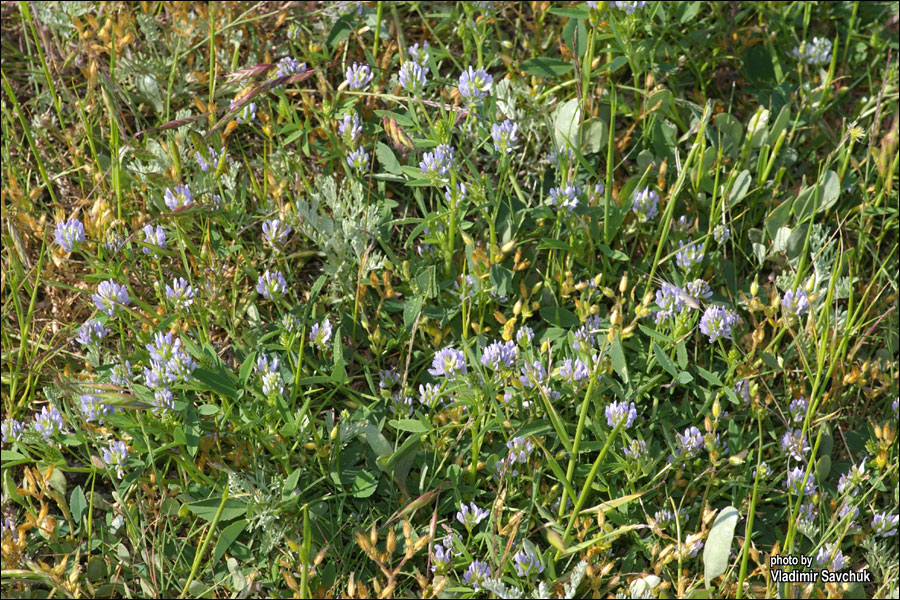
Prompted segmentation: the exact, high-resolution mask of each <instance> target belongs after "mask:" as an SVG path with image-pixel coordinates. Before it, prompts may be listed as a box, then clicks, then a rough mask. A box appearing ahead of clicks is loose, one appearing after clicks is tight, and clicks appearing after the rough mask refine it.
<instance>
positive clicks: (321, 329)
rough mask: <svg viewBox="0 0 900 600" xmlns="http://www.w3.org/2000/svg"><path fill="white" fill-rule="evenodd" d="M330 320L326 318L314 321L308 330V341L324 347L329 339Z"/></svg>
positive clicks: (330, 331) (330, 332)
mask: <svg viewBox="0 0 900 600" xmlns="http://www.w3.org/2000/svg"><path fill="white" fill-rule="evenodd" d="M331 334H332V330H331V321H329V320H328V319H327V318H325V319H322V321H321V322H319V323H315V324H314V325H313V326H312V327H311V328H310V330H309V341H310V342H312V343H313V344H316V345H317V346H319V347H320V348H325V345H326V344H328V340H330V339H331Z"/></svg>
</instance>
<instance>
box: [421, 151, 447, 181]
mask: <svg viewBox="0 0 900 600" xmlns="http://www.w3.org/2000/svg"><path fill="white" fill-rule="evenodd" d="M454 166H456V150H454V149H453V146H449V145H447V144H439V145H438V146H437V147H436V148H435V149H434V152H426V153H424V154H423V155H422V160H421V161H420V162H419V169H421V170H422V174H423V175H425V176H426V177H430V178H431V179H434V180H435V181H440V182H445V181H446V180H447V178H448V177H449V176H450V171H451V170H452V169H453V167H454Z"/></svg>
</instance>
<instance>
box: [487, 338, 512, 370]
mask: <svg viewBox="0 0 900 600" xmlns="http://www.w3.org/2000/svg"><path fill="white" fill-rule="evenodd" d="M518 356H519V351H518V349H517V348H516V344H515V343H514V342H512V341H508V342H502V341H500V340H494V341H493V342H492V343H490V344H489V345H487V346H485V348H484V350H482V352H481V364H483V365H484V366H486V367H490V368H491V369H493V370H494V371H499V370H501V369H510V368H512V367H513V365H514V364H515V362H516V359H517V358H518Z"/></svg>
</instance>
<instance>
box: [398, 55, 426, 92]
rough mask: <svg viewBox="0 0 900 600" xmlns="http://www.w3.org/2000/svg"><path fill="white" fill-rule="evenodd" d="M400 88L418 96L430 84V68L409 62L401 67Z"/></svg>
mask: <svg viewBox="0 0 900 600" xmlns="http://www.w3.org/2000/svg"><path fill="white" fill-rule="evenodd" d="M399 81H400V87H402V88H403V89H404V90H406V91H407V92H409V93H410V94H412V95H413V96H417V95H418V94H420V93H421V92H422V90H424V89H425V86H426V85H427V84H428V67H425V66H423V65H421V64H419V63H417V62H413V61H407V62H405V63H403V65H401V66H400V75H399Z"/></svg>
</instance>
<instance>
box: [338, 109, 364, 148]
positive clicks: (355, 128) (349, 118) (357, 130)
mask: <svg viewBox="0 0 900 600" xmlns="http://www.w3.org/2000/svg"><path fill="white" fill-rule="evenodd" d="M338 135H339V136H341V139H343V140H344V143H345V144H347V145H348V146H350V147H351V148H352V147H354V146H356V143H357V142H358V141H359V136H361V135H362V125H361V124H360V122H359V115H358V114H356V113H355V112H354V113H352V114H347V115H344V118H343V119H341V120H340V121H338Z"/></svg>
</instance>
